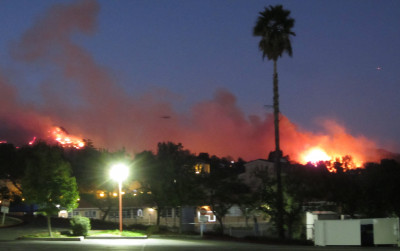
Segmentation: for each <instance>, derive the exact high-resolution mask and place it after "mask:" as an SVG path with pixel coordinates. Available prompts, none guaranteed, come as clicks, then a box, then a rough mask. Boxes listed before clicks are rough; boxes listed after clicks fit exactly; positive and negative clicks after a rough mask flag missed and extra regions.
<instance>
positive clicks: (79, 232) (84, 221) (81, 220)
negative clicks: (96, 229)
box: [70, 216, 91, 236]
mask: <svg viewBox="0 0 400 251" xmlns="http://www.w3.org/2000/svg"><path fill="white" fill-rule="evenodd" d="M70 223H71V228H72V235H75V236H87V235H88V232H89V230H90V228H91V227H90V219H89V218H86V217H81V216H75V217H74V218H72V219H71V221H70Z"/></svg>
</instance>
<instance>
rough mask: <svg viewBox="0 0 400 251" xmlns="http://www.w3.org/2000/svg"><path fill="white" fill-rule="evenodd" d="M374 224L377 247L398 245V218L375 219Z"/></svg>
mask: <svg viewBox="0 0 400 251" xmlns="http://www.w3.org/2000/svg"><path fill="white" fill-rule="evenodd" d="M373 223H374V244H375V245H389V244H393V245H396V244H397V239H398V237H399V219H398V218H386V219H374V220H373Z"/></svg>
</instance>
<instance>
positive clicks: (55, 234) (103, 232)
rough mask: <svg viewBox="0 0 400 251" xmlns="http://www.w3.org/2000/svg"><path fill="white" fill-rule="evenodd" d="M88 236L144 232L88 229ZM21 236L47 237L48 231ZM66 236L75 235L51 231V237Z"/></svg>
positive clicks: (136, 235) (130, 234) (141, 235)
mask: <svg viewBox="0 0 400 251" xmlns="http://www.w3.org/2000/svg"><path fill="white" fill-rule="evenodd" d="M88 236H124V237H143V236H146V234H144V233H142V232H134V231H125V230H124V231H122V234H120V232H119V230H117V229H116V230H90V231H89V234H88ZM23 237H29V238H48V237H50V236H49V233H48V232H40V233H36V234H30V235H25V236H23ZM68 237H76V236H72V235H71V234H70V233H69V232H67V231H64V232H55V231H54V232H53V238H68Z"/></svg>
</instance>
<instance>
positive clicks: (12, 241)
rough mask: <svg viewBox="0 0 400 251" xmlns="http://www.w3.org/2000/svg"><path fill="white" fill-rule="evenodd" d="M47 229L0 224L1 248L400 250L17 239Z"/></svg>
mask: <svg viewBox="0 0 400 251" xmlns="http://www.w3.org/2000/svg"><path fill="white" fill-rule="evenodd" d="M53 229H54V230H55V231H65V230H68V228H66V225H65V222H58V221H57V220H56V221H53ZM46 230H47V227H46V223H45V221H43V219H40V218H39V219H38V218H33V219H30V220H29V221H26V222H24V223H23V224H18V225H15V226H12V227H11V226H9V227H5V228H0V250H57V251H62V250H85V251H88V250H141V251H155V250H161V251H163V250H178V251H179V250H185V251H186V250H188V251H190V250H211V251H213V250H215V251H217V250H239V251H240V250H251V251H253V250H254V251H257V250H315V251H319V250H328V251H331V250H332V251H333V250H345V251H346V250H349V251H358V250H363V251H365V250H366V251H368V250H377V251H386V250H400V249H399V248H396V247H314V246H304V245H284V244H280V245H277V244H273V243H254V242H253V243H251V242H243V241H238V240H234V239H217V238H216V237H214V238H213V239H207V238H206V239H201V238H200V237H199V236H180V237H179V236H176V235H175V236H174V237H172V236H169V237H168V236H161V235H160V236H154V237H150V238H149V239H140V240H138V239H136V240H132V239H131V240H109V239H100V240H83V241H37V240H34V241H32V240H17V238H18V237H20V236H23V235H27V234H32V233H37V232H44V231H46Z"/></svg>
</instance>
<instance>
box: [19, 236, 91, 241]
mask: <svg viewBox="0 0 400 251" xmlns="http://www.w3.org/2000/svg"><path fill="white" fill-rule="evenodd" d="M17 239H18V240H30V241H83V239H84V238H83V236H79V237H70V238H52V237H42V238H35V237H19V238H17Z"/></svg>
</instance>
